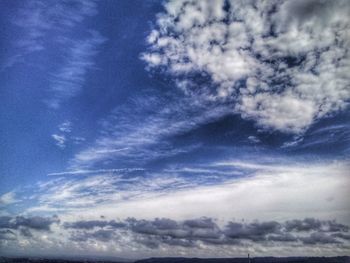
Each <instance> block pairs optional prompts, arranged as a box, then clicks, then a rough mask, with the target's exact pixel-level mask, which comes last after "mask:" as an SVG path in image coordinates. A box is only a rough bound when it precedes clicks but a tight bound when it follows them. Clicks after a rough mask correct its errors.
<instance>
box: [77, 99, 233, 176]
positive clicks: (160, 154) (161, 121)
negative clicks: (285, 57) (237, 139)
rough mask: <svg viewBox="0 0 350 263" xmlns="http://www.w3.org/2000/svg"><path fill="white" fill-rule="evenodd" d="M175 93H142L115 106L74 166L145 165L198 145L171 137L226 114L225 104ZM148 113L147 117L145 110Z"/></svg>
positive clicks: (187, 150) (78, 156)
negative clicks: (180, 142) (176, 142)
mask: <svg viewBox="0 0 350 263" xmlns="http://www.w3.org/2000/svg"><path fill="white" fill-rule="evenodd" d="M207 105H208V104H200V103H195V102H193V101H192V100H191V101H190V100H187V99H186V98H183V99H181V100H179V99H178V98H176V97H175V96H174V94H170V95H169V94H168V95H166V96H164V97H159V96H155V95H146V97H145V96H139V97H136V98H134V99H133V100H132V101H129V102H128V103H126V105H125V106H122V107H119V108H116V109H115V110H114V111H113V112H112V113H111V114H110V116H109V117H108V118H106V119H105V120H104V121H102V122H101V123H102V127H101V130H102V132H101V136H99V137H98V138H97V140H96V142H95V143H94V144H93V146H91V147H89V148H87V149H85V150H82V151H81V152H79V153H77V154H76V155H75V157H74V158H73V159H72V161H71V168H73V169H75V168H79V167H80V168H81V167H83V168H84V167H92V166H94V165H98V164H101V163H108V162H113V161H116V160H118V161H120V162H123V161H124V162H128V163H130V162H131V163H135V162H136V163H141V164H145V163H146V162H149V161H151V160H155V159H160V158H165V157H169V156H175V155H177V154H180V153H185V152H189V151H192V150H194V149H196V148H198V146H199V145H198V143H197V144H196V143H195V144H192V145H191V144H190V145H182V146H181V145H174V143H173V142H172V141H171V140H172V138H173V137H174V136H176V135H179V134H181V133H184V132H187V131H190V130H191V129H194V128H196V127H199V126H200V125H203V124H206V123H208V122H210V121H213V120H216V119H218V118H220V117H223V116H225V115H226V114H227V108H226V107H225V106H218V107H207ZM144 112H148V114H147V115H146V116H145V115H144V114H143V113H144Z"/></svg>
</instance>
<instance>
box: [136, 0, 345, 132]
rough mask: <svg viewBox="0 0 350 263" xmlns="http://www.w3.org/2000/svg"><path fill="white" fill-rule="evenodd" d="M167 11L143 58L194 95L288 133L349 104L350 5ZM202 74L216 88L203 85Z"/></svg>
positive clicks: (338, 0)
mask: <svg viewBox="0 0 350 263" xmlns="http://www.w3.org/2000/svg"><path fill="white" fill-rule="evenodd" d="M164 7H165V12H163V13H161V14H159V15H158V16H157V21H156V25H155V27H154V29H153V30H152V31H151V33H150V34H149V36H148V39H147V41H148V43H149V50H148V51H147V52H145V53H143V54H142V58H143V59H144V60H145V61H146V62H147V64H148V66H149V67H150V68H161V69H163V70H164V71H166V72H167V73H170V74H172V75H175V76H176V77H177V79H178V83H179V85H178V86H179V87H180V88H181V89H183V90H184V91H185V92H186V93H187V94H192V95H195V96H197V95H198V94H201V95H202V94H205V95H206V96H205V97H206V98H207V99H208V100H214V101H219V102H226V103H227V102H228V103H230V104H231V107H232V111H233V112H235V113H239V114H241V116H242V117H243V118H245V119H252V120H254V121H255V122H256V123H257V125H258V126H260V127H263V128H267V129H275V130H279V131H282V132H287V133H302V132H303V131H305V130H306V129H307V128H308V127H309V126H310V125H312V124H313V123H314V122H315V121H317V120H318V119H321V118H324V117H327V116H330V115H332V114H334V113H336V112H337V111H341V110H344V109H345V108H346V107H347V103H348V101H349V99H350V89H349V84H350V79H349V75H348V74H347V72H349V71H350V66H349V65H350V56H349V48H348V47H349V43H350V37H349V34H348V33H347V32H348V31H349V30H350V19H349V16H348V14H349V12H350V4H349V2H348V1H343V0H335V1H318V0H309V1H299V0H297V1H253V0H252V1H224V0H220V1H188V0H183V1H170V2H167V3H166V4H165V6H164ZM203 77H210V79H211V80H212V85H210V87H209V86H205V85H203V84H198V83H200V82H196V80H197V79H201V78H203ZM193 83H197V84H195V85H194V84H193ZM196 86H200V87H197V88H194V87H196ZM213 86H214V87H215V88H213Z"/></svg>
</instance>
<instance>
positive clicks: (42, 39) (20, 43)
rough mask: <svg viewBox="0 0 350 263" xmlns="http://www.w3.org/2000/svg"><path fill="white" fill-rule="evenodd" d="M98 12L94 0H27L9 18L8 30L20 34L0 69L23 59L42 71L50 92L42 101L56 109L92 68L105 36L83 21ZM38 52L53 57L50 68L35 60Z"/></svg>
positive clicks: (77, 92)
mask: <svg viewBox="0 0 350 263" xmlns="http://www.w3.org/2000/svg"><path fill="white" fill-rule="evenodd" d="M97 14H98V7H97V3H96V1H94V0H87V1H82V0H72V1H70V2H69V3H68V2H64V1H43V0H30V1H26V2H25V3H23V4H22V5H21V7H19V8H18V9H17V10H16V14H15V15H14V19H13V20H12V24H13V25H14V27H13V28H11V30H13V31H14V32H16V35H18V36H19V37H18V38H16V40H15V41H14V43H13V44H12V45H11V49H10V52H9V54H10V55H9V57H8V58H7V59H6V60H5V63H4V64H3V65H2V70H6V69H7V68H9V67H13V66H14V65H16V64H17V63H23V62H26V65H30V66H31V65H35V67H36V69H39V70H42V71H44V72H45V74H46V75H47V76H48V78H47V79H48V82H49V83H48V88H49V91H48V94H50V98H47V99H45V100H44V101H45V102H46V103H47V104H48V106H49V107H51V108H55V109H57V108H58V107H59V106H60V104H61V103H62V102H63V101H65V100H67V99H70V98H72V97H74V96H76V95H77V94H79V92H80V91H81V89H82V86H83V85H84V83H85V78H86V74H87V72H88V71H89V70H92V69H95V62H94V58H95V56H96V54H97V53H98V50H99V47H100V45H101V44H102V43H104V42H105V41H106V38H104V37H103V36H102V35H101V34H100V33H99V32H98V31H96V30H93V29H92V28H89V27H88V26H87V24H86V21H88V19H89V18H91V17H94V16H95V15H97ZM37 54H39V55H40V56H41V57H46V58H47V59H49V60H51V61H53V63H51V65H50V67H49V68H46V67H45V66H44V65H42V63H41V62H40V63H38V62H37V61H36V60H34V59H35V58H37V56H36V55H37ZM32 60H34V62H33V61H32ZM67 127H68V126H67Z"/></svg>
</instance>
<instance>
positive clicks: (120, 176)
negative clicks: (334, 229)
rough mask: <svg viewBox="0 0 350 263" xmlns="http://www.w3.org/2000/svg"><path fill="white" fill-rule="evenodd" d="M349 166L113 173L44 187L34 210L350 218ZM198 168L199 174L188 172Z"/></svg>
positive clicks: (222, 166) (244, 165)
mask: <svg viewBox="0 0 350 263" xmlns="http://www.w3.org/2000/svg"><path fill="white" fill-rule="evenodd" d="M348 170H349V164H348V163H347V162H344V161H341V162H333V163H323V164H320V163H312V162H311V163H308V164H307V165H306V164H301V163H285V162H283V161H280V160H279V162H278V163H277V162H276V163H252V162H246V161H238V160H228V161H221V162H218V163H212V164H208V165H207V166H205V167H204V168H203V167H196V166H195V167H182V168H181V167H179V168H178V169H165V170H162V171H159V172H147V171H142V170H140V171H141V172H142V173H141V175H140V174H138V173H137V171H121V170H120V171H119V170H118V171H116V172H110V173H109V172H108V171H107V172H106V173H105V172H101V173H97V174H94V175H91V174H87V175H89V176H83V177H72V178H65V180H64V182H63V181H62V180H57V179H55V180H53V181H52V183H51V184H45V185H43V187H41V188H40V189H41V190H40V192H39V193H38V198H39V203H38V206H34V207H31V208H30V209H29V210H28V212H34V211H55V209H57V211H61V216H62V217H63V218H67V219H74V218H77V217H79V218H81V217H83V218H85V219H93V218H95V217H96V215H97V214H98V215H104V216H107V217H109V218H116V217H118V218H127V217H130V216H133V217H136V218H147V219H152V218H154V217H167V218H173V219H181V220H182V219H188V218H196V217H201V216H209V217H213V218H217V219H220V220H229V219H231V218H236V219H239V218H245V219H248V220H255V219H258V220H271V219H273V220H287V219H294V218H305V217H315V218H320V219H327V220H328V219H337V220H338V221H339V222H342V223H347V222H350V214H349V211H350V209H349V203H348V201H347V200H348V197H349V196H348V191H347V189H348V188H349V186H350V185H349V179H348V174H347V171H348ZM240 171H241V172H244V173H243V174H240V173H239V172H240ZM134 172H136V173H134ZM194 172H195V173H196V176H186V173H189V174H192V173H194ZM244 174H245V175H244ZM62 175H64V174H62ZM215 176H216V177H215ZM208 182H212V183H208ZM87 206H88V207H89V209H86V207H87Z"/></svg>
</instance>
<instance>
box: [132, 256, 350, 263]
mask: <svg viewBox="0 0 350 263" xmlns="http://www.w3.org/2000/svg"><path fill="white" fill-rule="evenodd" d="M248 262H249V261H248V259H247V258H148V259H142V260H137V261H135V263H248ZM250 262H251V263H350V257H287V258H275V257H263V258H251V259H250Z"/></svg>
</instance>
